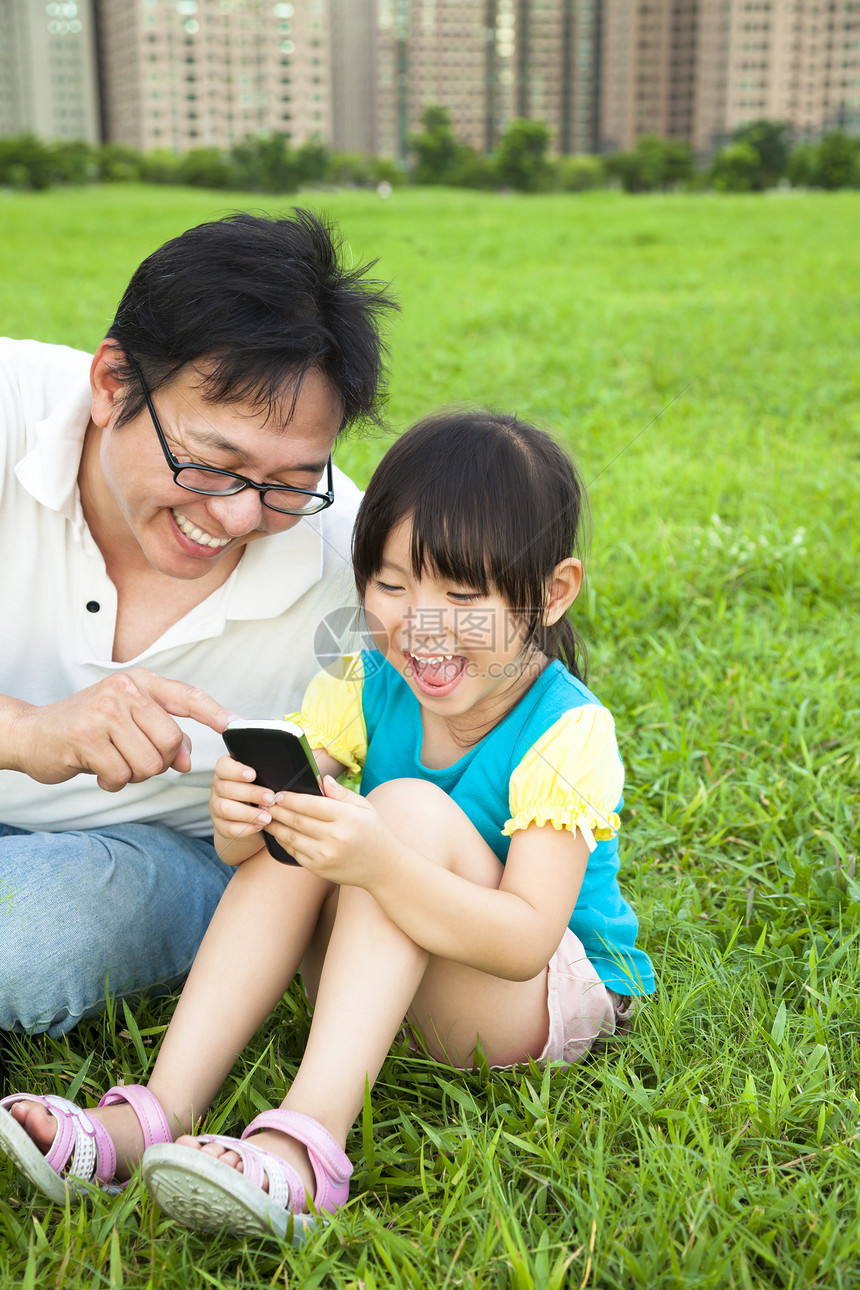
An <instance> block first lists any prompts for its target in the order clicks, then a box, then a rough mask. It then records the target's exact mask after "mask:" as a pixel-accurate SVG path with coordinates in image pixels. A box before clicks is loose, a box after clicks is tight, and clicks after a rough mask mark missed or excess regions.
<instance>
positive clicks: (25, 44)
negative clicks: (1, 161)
mask: <svg viewBox="0 0 860 1290" xmlns="http://www.w3.org/2000/svg"><path fill="white" fill-rule="evenodd" d="M25 133H33V134H36V135H39V136H40V137H42V138H45V139H66V140H71V139H85V140H87V141H88V142H90V143H95V142H96V141H97V140H98V138H99V133H100V126H99V113H98V77H97V68H96V33H95V22H94V16H93V9H92V2H91V0H77V2H76V3H65V4H55V3H50V4H48V3H42V2H41V0H0V134H5V135H15V134H25Z"/></svg>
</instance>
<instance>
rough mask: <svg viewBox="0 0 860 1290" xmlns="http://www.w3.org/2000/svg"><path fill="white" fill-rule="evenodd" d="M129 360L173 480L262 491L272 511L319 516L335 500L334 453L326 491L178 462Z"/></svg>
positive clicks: (201, 489)
mask: <svg viewBox="0 0 860 1290" xmlns="http://www.w3.org/2000/svg"><path fill="white" fill-rule="evenodd" d="M128 360H129V362H130V363H131V365H132V367H133V368H134V371H135V374H136V375H137V379H138V380H139V381H140V388H141V389H142V390H143V397H144V398H145V399H146V406H147V408H148V409H149V415H150V417H151V418H152V424H153V425H154V426H155V433H156V434H157V435H158V442H159V443H160V444H161V451H162V452H163V453H164V459H165V461H166V462H167V464H168V466H169V467H170V469H171V471H172V473H173V479H174V482H175V483H177V484H178V485H179V487H180V488H184V489H186V490H187V491H188V492H189V493H202V494H203V495H204V496H205V497H232V496H233V495H234V494H235V493H241V492H242V491H243V490H244V489H246V488H253V489H255V490H256V491H257V492H258V493H259V494H260V501H261V502H262V503H263V505H264V506H268V508H269V510H270V511H279V512H280V513H281V514H282V515H316V514H317V512H318V511H324V510H325V509H326V508H327V507H329V506H331V504H332V502H333V501H334V478H333V475H332V464H331V454H329V459H328V463H327V465H326V491H325V492H324V493H317V492H314V490H313V489H311V488H293V486H292V485H291V484H258V483H257V481H256V480H254V479H247V478H246V476H245V475H237V474H236V472H235V471H232V470H221V469H219V467H217V466H198V464H197V463H196V462H194V461H187V462H186V461H177V460H176V458H175V457H174V455H173V453H172V452H171V451H170V449H169V448H168V446H167V440H166V439H165V437H164V431H163V430H162V428H161V423H160V422H159V420H158V415H157V413H156V411H155V408H154V407H153V406H152V399H151V397H150V393H149V390H148V389H147V386H146V381H145V380H144V379H143V373H142V372H141V370H140V366H139V365H138V363H137V360H136V359H135V358H134V357H133V356H132V355H131V354H128Z"/></svg>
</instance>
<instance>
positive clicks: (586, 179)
mask: <svg viewBox="0 0 860 1290" xmlns="http://www.w3.org/2000/svg"><path fill="white" fill-rule="evenodd" d="M557 174H558V182H559V186H560V187H561V188H562V189H564V191H565V192H567V193H583V192H585V191H586V190H587V189H589V188H600V187H601V186H602V185H603V184H605V183H606V166H605V164H604V162H603V160H602V158H600V157H592V156H589V155H588V153H581V154H580V153H575V154H573V155H572V156H570V157H561V158H560V159H559V162H558V167H557Z"/></svg>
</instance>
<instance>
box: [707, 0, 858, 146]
mask: <svg viewBox="0 0 860 1290" xmlns="http://www.w3.org/2000/svg"><path fill="white" fill-rule="evenodd" d="M760 117H767V118H768V119H770V120H774V121H789V122H791V124H792V126H793V127H794V130H795V133H796V134H797V135H798V136H799V137H800V138H815V137H817V136H818V135H820V134H821V133H822V132H823V131H826V130H834V129H847V130H850V131H852V132H853V133H857V132H858V131H860V0H782V2H781V3H779V4H777V3H773V4H767V3H762V0H758V2H756V0H734V4H733V5H732V13H731V48H730V56H729V74H728V86H727V96H726V126H727V128H728V129H729V130H731V129H734V127H735V126H737V125H739V124H742V123H743V122H744V121H748V120H751V119H756V118H760Z"/></svg>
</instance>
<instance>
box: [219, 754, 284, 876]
mask: <svg viewBox="0 0 860 1290" xmlns="http://www.w3.org/2000/svg"><path fill="white" fill-rule="evenodd" d="M255 778H256V772H255V771H254V770H252V769H251V767H250V766H244V765H243V764H242V763H241V762H239V761H234V760H233V758H232V757H227V756H224V757H219V758H218V761H217V762H216V763H215V776H214V778H213V780H212V791H211V792H210V794H209V814H210V815H211V816H212V824H213V826H214V829H215V847H216V850H217V852H218V854H219V856H220V857H221V859H222V860H223V861H224V862H225V864H241V862H242V861H243V860H247V858H248V856H249V855H253V854H254V852H256V851H259V849H260V847H261V846H262V845H263V841H262V839H261V838H259V837H258V836H257V835H258V834H259V833H260V832H261V830H262V829H264V828H265V827H266V826H267V825H268V824H269V823H271V819H272V816H271V814H270V808H271V806H272V804H273V802H274V800H275V794H274V793H273V792H271V791H270V790H269V789H268V788H263V787H262V785H260V784H255V783H254V780H255Z"/></svg>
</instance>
